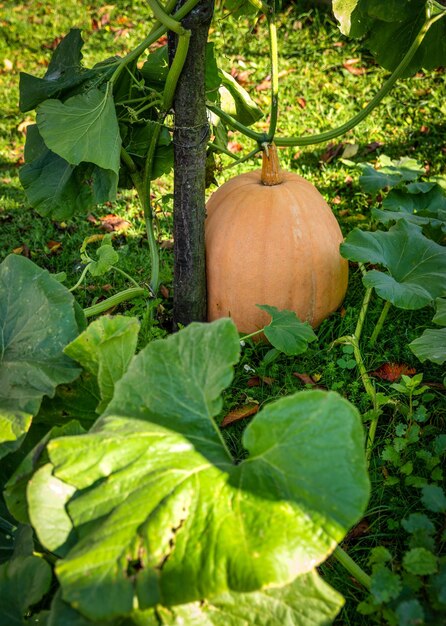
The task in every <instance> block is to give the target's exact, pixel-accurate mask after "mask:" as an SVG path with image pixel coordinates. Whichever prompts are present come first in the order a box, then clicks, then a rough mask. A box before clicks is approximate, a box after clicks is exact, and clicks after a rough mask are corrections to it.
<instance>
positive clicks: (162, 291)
mask: <svg viewBox="0 0 446 626" xmlns="http://www.w3.org/2000/svg"><path fill="white" fill-rule="evenodd" d="M160 294H161V295H162V296H163V298H165V299H166V300H167V298H168V297H169V290H168V289H167V287H166V286H165V285H161V286H160Z"/></svg>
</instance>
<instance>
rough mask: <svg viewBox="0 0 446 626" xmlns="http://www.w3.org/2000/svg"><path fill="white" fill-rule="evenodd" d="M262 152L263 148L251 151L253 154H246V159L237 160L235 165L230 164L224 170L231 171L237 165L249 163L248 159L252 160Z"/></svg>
mask: <svg viewBox="0 0 446 626" xmlns="http://www.w3.org/2000/svg"><path fill="white" fill-rule="evenodd" d="M260 151H261V148H259V147H257V148H254V150H251V152H249V153H248V154H246V155H245V156H244V157H242V158H241V159H237V160H236V161H234V163H230V164H229V165H227V166H226V167H224V168H223V169H224V170H229V169H231V167H235V166H236V165H239V164H240V163H244V162H245V161H248V159H251V158H252V157H253V156H255V155H256V154H258V153H259V152H260Z"/></svg>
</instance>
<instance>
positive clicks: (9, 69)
mask: <svg viewBox="0 0 446 626" xmlns="http://www.w3.org/2000/svg"><path fill="white" fill-rule="evenodd" d="M3 69H4V70H5V72H12V70H13V69H14V64H13V62H12V61H10V60H9V59H3Z"/></svg>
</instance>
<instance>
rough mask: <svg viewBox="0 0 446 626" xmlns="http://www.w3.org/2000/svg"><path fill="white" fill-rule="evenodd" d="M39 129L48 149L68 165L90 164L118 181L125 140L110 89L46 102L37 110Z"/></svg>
mask: <svg viewBox="0 0 446 626" xmlns="http://www.w3.org/2000/svg"><path fill="white" fill-rule="evenodd" d="M37 126H38V127H39V131H40V133H41V135H42V137H43V140H44V142H45V144H46V146H47V147H48V148H49V149H50V150H52V151H53V152H55V153H56V154H58V155H59V156H61V157H62V158H63V159H65V160H66V161H68V163H71V164H72V165H79V163H81V162H83V161H86V162H88V163H93V164H95V165H97V166H98V167H100V168H102V169H104V170H111V171H112V172H114V173H115V174H116V177H118V174H119V166H120V150H121V137H120V135H119V127H118V120H117V118H116V112H115V107H114V103H113V94H112V90H111V88H110V87H108V88H107V90H106V92H105V93H103V92H102V91H99V89H89V90H88V91H87V92H86V93H84V94H81V95H77V96H73V97H72V98H69V99H68V100H66V101H65V102H60V100H46V101H45V102H43V103H42V104H40V105H39V107H38V108H37Z"/></svg>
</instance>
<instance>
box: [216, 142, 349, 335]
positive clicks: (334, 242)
mask: <svg viewBox="0 0 446 626" xmlns="http://www.w3.org/2000/svg"><path fill="white" fill-rule="evenodd" d="M206 211H207V217H206V222H205V235H206V273H207V290H208V319H209V321H212V320H215V319H217V318H220V317H231V318H232V319H233V320H234V323H235V324H236V326H237V328H238V330H239V332H241V333H246V334H249V333H254V332H256V331H258V330H259V329H261V328H263V327H264V326H265V325H266V324H268V323H269V321H270V317H269V316H268V314H267V313H266V312H265V311H262V310H261V309H259V308H258V307H257V306H256V305H257V304H268V305H272V306H275V307H277V308H278V309H288V310H291V311H294V312H295V313H296V314H297V315H298V317H299V318H300V319H301V320H307V321H308V322H309V323H310V324H311V325H312V326H313V327H316V326H318V325H319V324H320V323H321V322H322V320H323V319H325V318H326V317H327V316H328V315H330V313H332V312H333V311H334V310H336V309H337V308H338V307H339V305H340V304H341V302H342V300H343V299H344V296H345V292H346V289H347V281H348V263H347V261H346V260H345V259H343V258H342V257H341V255H340V252H339V244H340V243H341V242H342V239H343V238H342V233H341V230H340V228H339V225H338V223H337V221H336V218H335V217H334V215H333V213H332V211H331V209H330V207H329V206H328V204H327V203H326V202H325V200H324V199H323V197H322V196H321V194H320V193H319V191H318V190H317V189H316V187H314V185H312V184H311V183H309V182H308V181H307V180H305V179H304V178H302V177H301V176H298V175H297V174H294V173H291V172H285V171H281V170H280V168H279V162H278V157H277V150H276V147H275V146H274V145H271V146H269V147H268V148H267V149H265V151H264V153H263V164H262V170H256V171H253V172H249V173H247V174H241V175H240V176H236V177H235V178H233V179H231V180H229V181H228V182H226V183H225V184H224V185H222V186H221V187H220V188H219V189H217V191H215V192H214V193H213V194H212V196H211V197H210V198H209V200H208V202H207V205H206Z"/></svg>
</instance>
